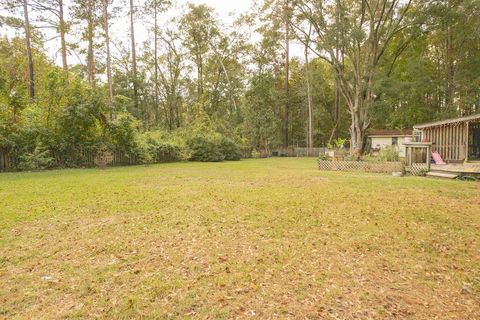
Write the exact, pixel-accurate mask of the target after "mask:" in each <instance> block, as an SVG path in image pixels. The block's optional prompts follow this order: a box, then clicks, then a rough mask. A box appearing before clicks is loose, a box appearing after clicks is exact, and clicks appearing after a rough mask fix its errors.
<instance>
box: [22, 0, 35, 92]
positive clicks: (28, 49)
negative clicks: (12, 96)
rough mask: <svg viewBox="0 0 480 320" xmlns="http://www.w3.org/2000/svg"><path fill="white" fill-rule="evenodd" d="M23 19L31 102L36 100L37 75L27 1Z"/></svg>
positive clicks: (24, 3) (24, 1) (24, 6)
mask: <svg viewBox="0 0 480 320" xmlns="http://www.w3.org/2000/svg"><path fill="white" fill-rule="evenodd" d="M23 18H24V28H25V48H26V52H27V57H28V80H29V83H28V92H29V95H30V100H33V99H35V73H34V70H33V55H32V45H31V34H30V20H29V19H28V3H27V0H23Z"/></svg>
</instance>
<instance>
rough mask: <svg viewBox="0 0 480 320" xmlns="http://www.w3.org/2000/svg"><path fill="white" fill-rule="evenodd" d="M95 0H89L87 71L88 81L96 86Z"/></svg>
mask: <svg viewBox="0 0 480 320" xmlns="http://www.w3.org/2000/svg"><path fill="white" fill-rule="evenodd" d="M94 7H95V2H94V0H88V12H87V42H88V48H87V73H88V82H89V83H90V85H92V86H95V52H94V50H95V49H94V42H93V38H94V36H95V21H94V20H95V18H94V15H95V13H94V11H95V9H94Z"/></svg>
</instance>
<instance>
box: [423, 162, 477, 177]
mask: <svg viewBox="0 0 480 320" xmlns="http://www.w3.org/2000/svg"><path fill="white" fill-rule="evenodd" d="M430 170H431V171H443V172H453V173H458V174H475V175H480V162H472V163H459V164H456V163H449V164H445V165H438V164H432V165H431V168H430Z"/></svg>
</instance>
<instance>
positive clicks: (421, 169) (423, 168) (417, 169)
mask: <svg viewBox="0 0 480 320" xmlns="http://www.w3.org/2000/svg"><path fill="white" fill-rule="evenodd" d="M427 172H428V166H427V164H426V163H412V165H411V166H410V174H411V175H413V176H424V175H425V174H426V173H427Z"/></svg>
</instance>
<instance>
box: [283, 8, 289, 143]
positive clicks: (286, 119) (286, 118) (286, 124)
mask: <svg viewBox="0 0 480 320" xmlns="http://www.w3.org/2000/svg"><path fill="white" fill-rule="evenodd" d="M284 10H285V13H284V14H285V17H284V19H285V115H284V124H283V125H284V128H283V130H284V143H283V144H284V147H288V145H289V132H288V131H289V116H290V110H289V109H290V101H289V98H290V94H289V89H290V86H289V78H290V39H289V37H290V34H289V31H290V30H289V29H290V28H289V13H288V10H289V8H288V0H285V8H284Z"/></svg>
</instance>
